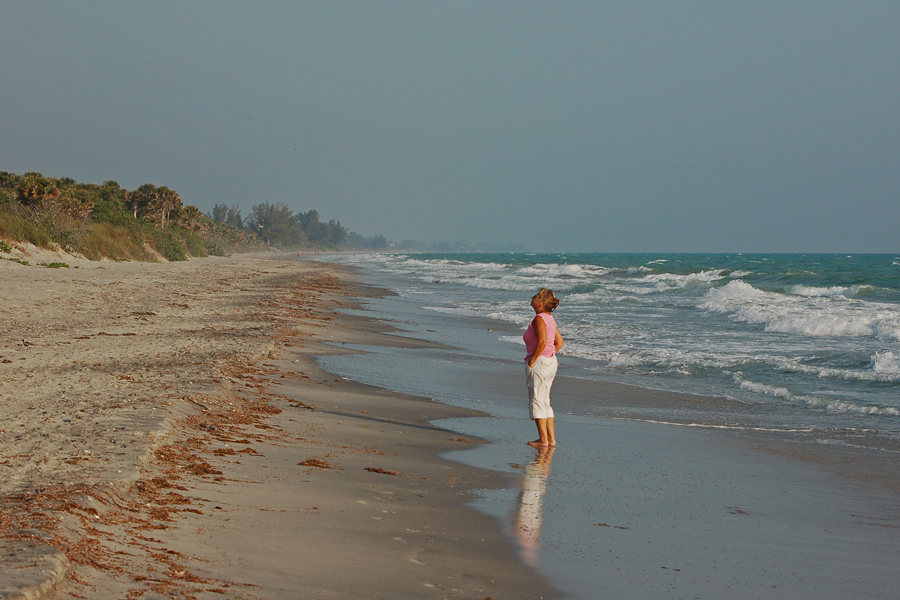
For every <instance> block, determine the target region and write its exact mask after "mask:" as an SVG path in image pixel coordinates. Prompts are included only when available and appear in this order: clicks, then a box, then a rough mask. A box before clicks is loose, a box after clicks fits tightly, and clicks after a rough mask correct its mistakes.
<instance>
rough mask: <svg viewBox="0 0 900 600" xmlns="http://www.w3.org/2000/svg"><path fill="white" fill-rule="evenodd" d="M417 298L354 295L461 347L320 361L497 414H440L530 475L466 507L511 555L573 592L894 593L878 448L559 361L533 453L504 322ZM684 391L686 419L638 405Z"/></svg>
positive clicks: (890, 488)
mask: <svg viewBox="0 0 900 600" xmlns="http://www.w3.org/2000/svg"><path fill="white" fill-rule="evenodd" d="M374 281H375V282H376V283H377V284H379V285H383V284H384V282H383V281H382V279H381V278H378V277H376V278H374ZM425 302H426V303H422V302H420V301H419V299H418V297H417V296H411V297H409V298H406V299H404V298H402V297H389V298H385V299H372V300H366V301H365V302H364V304H367V305H369V306H368V307H367V309H366V310H369V311H372V312H374V313H375V314H379V315H384V316H387V317H388V318H389V319H390V320H392V321H396V322H398V323H401V325H400V326H401V327H403V328H404V329H405V330H406V331H405V332H403V333H401V334H400V335H401V336H406V335H408V336H412V337H418V336H421V335H422V334H423V332H425V335H424V337H425V338H426V339H428V340H429V341H433V342H438V343H441V342H444V343H452V344H453V345H454V349H451V350H428V349H426V350H416V351H407V350H403V349H401V348H393V349H391V348H371V349H368V348H364V349H365V350H368V351H369V352H370V354H369V355H367V356H366V357H365V359H364V360H361V359H360V356H361V355H358V354H354V355H347V356H340V355H338V356H325V357H324V358H323V366H325V368H326V369H327V370H329V371H332V372H336V373H339V374H340V375H342V376H345V377H349V378H351V379H354V380H358V381H361V382H364V383H367V384H370V385H376V386H388V387H392V389H397V390H400V391H402V392H404V393H410V394H415V395H425V396H429V397H434V398H437V399H439V400H440V401H444V402H448V403H450V404H453V405H456V406H462V407H465V408H471V409H475V410H483V411H486V412H488V413H490V415H491V416H490V417H485V418H474V419H472V418H470V419H453V420H449V421H441V422H439V423H438V424H440V425H442V426H446V427H449V428H450V429H454V430H457V431H461V432H463V433H464V434H465V435H472V436H479V437H484V438H486V439H488V440H489V441H491V442H492V443H491V444H488V445H483V446H478V447H477V448H476V449H474V450H473V451H469V452H464V453H462V454H456V455H452V456H451V458H453V459H454V460H457V461H460V462H462V463H464V464H468V465H472V466H476V467H479V468H486V469H492V470H496V471H499V472H506V473H509V474H510V475H514V476H516V477H518V478H520V479H521V480H522V481H523V483H524V487H519V486H516V487H515V488H514V489H519V490H520V491H519V494H518V495H519V497H518V499H517V498H516V497H515V493H513V492H512V491H511V490H507V491H506V492H503V491H502V490H497V491H494V492H490V491H489V492H488V493H486V494H484V495H483V498H481V499H479V500H478V501H477V502H476V503H475V505H476V506H477V507H478V508H479V510H482V511H484V512H486V513H487V514H493V515H494V516H496V517H498V518H501V519H506V518H508V517H510V516H512V517H513V522H511V523H508V524H507V528H508V531H509V533H510V535H511V536H516V537H519V538H520V555H521V556H523V559H525V560H526V561H527V562H529V564H532V565H533V566H535V567H536V568H538V571H539V572H540V573H542V574H544V575H545V576H547V577H548V579H549V580H550V581H551V582H552V583H555V584H556V585H558V586H559V587H560V588H561V589H562V590H563V591H564V592H565V593H567V594H570V596H567V597H572V598H573V599H576V598H577V599H580V598H585V599H588V598H593V597H595V595H596V591H597V589H603V590H604V591H606V592H608V593H610V594H611V595H612V596H616V597H618V596H623V597H624V596H627V597H669V596H671V597H680V596H684V597H703V598H707V597H723V596H726V595H727V596H729V597H735V598H745V597H746V598H773V599H774V598H779V597H785V595H789V596H791V597H797V598H806V597H809V598H843V597H852V596H854V595H857V594H861V595H864V596H866V597H872V598H876V597H877V598H890V597H892V595H893V590H894V589H895V587H896V584H897V583H900V579H898V576H897V575H896V573H897V569H898V568H900V562H898V560H897V558H896V557H897V556H900V554H898V551H900V543H898V541H897V540H896V539H894V538H895V536H894V535H893V533H894V530H896V529H898V528H900V510H898V508H897V505H896V501H895V500H894V499H895V498H896V491H897V489H898V488H897V482H898V476H897V475H898V468H897V465H896V464H892V463H891V461H890V460H889V457H888V458H884V459H883V460H880V459H879V457H878V456H874V457H873V456H872V454H873V452H872V451H871V450H867V449H855V448H835V447H832V446H831V445H829V444H823V443H819V442H817V441H816V440H815V439H813V437H807V438H805V439H800V438H796V437H792V436H793V434H789V435H782V434H781V433H780V432H759V431H754V430H753V428H752V427H745V428H744V429H743V430H741V429H740V428H736V430H734V431H724V430H720V429H717V428H716V427H704V428H700V427H690V426H689V425H690V424H691V420H692V418H691V417H689V416H687V415H688V414H693V413H694V412H695V411H696V410H697V409H700V408H703V407H704V406H707V405H708V408H709V409H710V410H711V412H712V413H713V414H714V415H721V414H722V408H723V406H725V405H727V404H728V403H729V401H728V400H727V399H722V398H715V397H704V396H697V395H694V394H679V393H677V392H668V391H665V390H654V389H648V388H642V387H638V386H633V385H626V384H621V383H617V382H604V381H599V380H594V379H582V378H577V379H576V378H573V377H568V376H566V375H565V374H564V373H565V372H564V367H565V365H563V368H561V371H560V375H558V377H557V382H556V384H555V385H554V405H555V408H556V410H557V433H558V437H559V440H560V445H559V446H558V447H557V448H556V449H555V450H554V452H553V454H552V456H551V457H542V456H541V454H540V451H536V450H534V449H530V448H526V447H525V445H524V441H525V440H528V439H533V436H534V431H533V425H532V424H531V423H530V422H529V421H528V420H527V414H526V411H525V409H524V408H523V406H522V405H521V398H519V395H520V392H519V390H521V386H522V383H521V368H520V366H521V363H520V359H518V360H517V358H518V357H517V356H514V355H512V352H515V350H513V351H512V352H510V349H509V347H508V346H502V345H501V343H500V341H499V340H494V338H495V337H497V334H498V332H497V331H496V329H498V328H499V327H498V325H497V324H495V323H492V322H489V321H486V320H484V319H482V318H480V317H475V318H471V319H469V318H465V317H459V316H458V315H446V314H443V313H442V312H440V311H431V310H428V309H427V308H426V307H427V306H428V304H427V299H426V300H425ZM500 333H501V335H502V332H500ZM472 348H477V350H475V351H472V352H470V351H469V350H467V349H472ZM494 357H496V358H494ZM397 364H402V365H404V369H403V371H402V372H398V369H397V368H396V365H397ZM585 406H591V407H592V409H591V410H592V413H593V414H586V413H584V412H582V411H581V409H583V408H584V407H585ZM682 406H683V407H684V408H688V406H690V407H693V408H691V409H690V410H687V413H686V414H685V418H684V422H680V423H679V422H673V423H670V424H666V423H659V422H656V423H654V422H652V419H651V418H648V417H647V415H648V414H654V412H656V411H660V410H662V411H663V412H664V413H667V414H671V413H672V412H673V411H676V410H677V409H679V407H682ZM579 407H580V408H579ZM642 407H643V408H642ZM732 408H736V406H735V407H732ZM570 409H571V410H570ZM623 412H624V413H627V414H630V415H631V416H630V417H628V418H625V417H622V416H621V415H622V413H623ZM804 435H805V434H804ZM536 453H537V454H536ZM551 459H552V465H551ZM522 520H525V521H529V520H530V521H529V524H527V525H526V526H525V527H520V526H519V525H517V524H516V523H518V522H519V521H522ZM535 531H540V535H539V536H534V535H531V534H533V533H534V532H535ZM522 537H524V538H525V540H524V541H521V538H522ZM738 590H740V591H738Z"/></svg>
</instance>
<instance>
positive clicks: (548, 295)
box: [534, 288, 559, 312]
mask: <svg viewBox="0 0 900 600" xmlns="http://www.w3.org/2000/svg"><path fill="white" fill-rule="evenodd" d="M534 297H535V298H536V299H537V301H538V302H540V303H541V304H543V305H544V308H546V309H547V310H548V311H549V312H553V311H554V310H556V307H557V306H559V298H557V297H556V294H554V293H553V290H551V289H548V288H541V289H540V291H539V292H538V293H537V294H535V295H534Z"/></svg>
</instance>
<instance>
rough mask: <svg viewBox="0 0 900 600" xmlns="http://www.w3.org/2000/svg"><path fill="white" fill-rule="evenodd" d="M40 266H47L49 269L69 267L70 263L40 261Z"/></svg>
mask: <svg viewBox="0 0 900 600" xmlns="http://www.w3.org/2000/svg"><path fill="white" fill-rule="evenodd" d="M38 266H39V267H47V268H48V269H68V268H69V265H67V264H66V263H64V262H49V263H46V262H42V263H38Z"/></svg>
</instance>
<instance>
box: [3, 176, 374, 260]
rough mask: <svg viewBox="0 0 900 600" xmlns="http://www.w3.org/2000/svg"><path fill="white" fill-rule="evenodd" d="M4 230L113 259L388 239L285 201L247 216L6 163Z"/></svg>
mask: <svg viewBox="0 0 900 600" xmlns="http://www.w3.org/2000/svg"><path fill="white" fill-rule="evenodd" d="M0 236H2V237H4V238H6V239H9V240H13V241H22V242H31V243H33V244H35V245H36V246H40V247H45V248H52V247H61V248H63V249H65V250H67V251H70V252H78V253H82V254H84V255H85V256H86V257H88V258H92V259H99V258H111V259H113V260H154V259H155V258H158V257H159V256H160V255H161V256H162V257H164V258H166V259H168V260H184V259H186V258H187V257H188V256H206V255H208V254H214V255H222V254H226V253H230V252H234V251H241V250H252V249H256V248H265V247H268V248H277V249H279V250H295V249H339V248H347V247H353V248H375V246H376V245H381V244H383V246H382V247H387V246H388V242H387V240H385V239H384V238H383V236H375V237H363V236H360V235H359V234H356V233H353V232H350V231H349V230H348V229H347V228H346V227H344V226H342V225H341V223H340V221H337V220H335V219H331V220H329V221H327V222H325V221H322V220H321V218H320V217H319V213H318V211H316V210H309V211H307V212H299V213H295V212H294V211H293V210H291V209H290V208H289V207H288V206H287V205H286V204H283V203H274V204H273V203H269V202H263V203H261V204H257V205H255V206H254V207H253V209H252V211H251V213H250V214H249V215H248V216H247V217H246V218H243V217H242V216H241V210H240V209H239V208H238V207H236V206H232V207H228V206H226V205H224V204H216V205H215V206H214V208H213V210H212V212H211V213H210V214H207V215H205V214H203V213H202V212H201V211H200V209H198V208H197V207H196V206H191V205H185V204H184V203H183V202H182V200H181V198H180V197H179V195H178V193H177V192H176V191H175V190H173V189H171V188H168V187H166V186H157V185H154V184H151V183H146V184H144V185H141V186H140V187H138V188H137V189H135V190H126V189H125V188H123V187H121V186H120V185H119V184H118V183H117V182H115V181H104V182H103V183H102V184H100V185H97V184H92V183H78V182H76V181H75V180H74V179H71V178H68V177H62V178H52V177H46V176H44V175H42V174H41V173H36V172H30V173H25V174H24V175H16V174H14V173H8V172H6V171H0ZM375 249H378V248H375Z"/></svg>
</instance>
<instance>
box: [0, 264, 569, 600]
mask: <svg viewBox="0 0 900 600" xmlns="http://www.w3.org/2000/svg"><path fill="white" fill-rule="evenodd" d="M66 260H67V262H69V264H71V265H72V266H74V265H76V264H77V265H78V266H79V268H78V269H74V268H72V269H47V268H42V267H25V266H22V265H19V264H15V263H10V264H8V265H6V264H4V265H0V279H2V281H3V285H2V286H0V301H2V303H3V306H4V311H3V313H2V320H0V423H2V425H0V519H2V520H0V540H2V541H0V545H2V547H0V564H2V566H3V568H2V569H0V573H2V574H0V597H3V598H6V597H10V598H12V597H32V598H33V597H51V598H125V597H135V598H137V597H140V598H171V597H179V598H180V597H184V598H188V597H190V598H221V597H233V598H297V597H309V598H323V599H324V598H432V597H433V598H447V597H459V598H486V597H496V598H542V597H543V598H550V597H555V596H556V595H557V594H556V592H555V590H554V588H553V587H552V586H550V585H549V584H548V583H546V581H544V580H543V579H542V578H540V577H539V576H537V575H536V574H535V573H534V572H533V571H532V570H531V569H529V568H528V567H527V566H526V565H524V564H523V563H522V562H521V561H519V560H518V559H517V557H516V551H515V545H514V542H513V541H512V540H511V539H509V538H508V537H507V536H506V535H505V534H504V532H503V527H502V523H501V522H500V521H498V520H497V519H495V518H493V517H491V516H487V515H484V514H482V513H479V512H476V511H474V510H473V509H471V508H469V507H468V506H466V503H467V502H470V501H471V500H472V498H473V496H472V495H471V493H470V491H471V490H474V489H490V488H496V487H509V486H511V485H516V484H515V480H514V479H513V478H511V477H510V476H509V475H507V474H504V473H497V472H493V471H488V470H483V469H479V468H475V467H468V466H465V465H462V464H460V463H456V462H450V461H448V460H446V459H443V458H441V457H440V455H441V454H442V453H445V452H447V451H450V450H457V449H460V448H470V447H478V446H479V445H480V444H479V442H480V440H478V439H475V438H471V437H465V436H460V435H459V434H455V433H452V432H450V431H448V430H444V429H441V428H439V427H435V426H433V425H430V424H429V422H430V421H431V420H433V419H438V418H459V417H464V416H468V415H473V414H477V413H476V412H475V411H471V410H468V409H464V408H457V407H452V406H447V405H442V404H437V403H434V402H432V401H430V400H427V399H423V398H419V397H414V396H407V395H404V394H398V393H393V392H387V391H385V390H382V389H379V388H377V387H369V386H365V385H363V384H359V383H354V382H349V381H345V380H341V379H340V378H338V377H335V376H333V375H330V374H328V373H326V372H325V371H323V370H322V369H321V368H319V367H318V366H317V364H316V362H315V360H314V356H315V355H318V354H322V353H329V352H341V351H342V350H341V348H340V345H341V344H342V343H352V344H394V345H398V346H405V347H427V346H429V344H428V343H427V342H417V341H413V340H408V339H399V338H396V337H395V336H385V335H382V334H381V333H380V331H382V330H384V329H386V328H387V327H386V326H385V325H382V324H378V323H376V322H374V321H372V320H370V319H364V318H360V317H353V316H348V315H345V314H342V313H341V312H340V311H341V310H344V309H347V308H350V309H352V308H353V307H354V306H355V300H354V298H355V297H357V296H361V295H367V294H373V293H376V294H377V293H378V291H377V290H371V289H369V288H365V287H362V286H360V285H358V284H357V283H356V281H355V279H354V278H353V277H352V276H351V275H349V274H348V273H347V272H346V271H344V270H341V269H339V268H336V267H332V266H327V265H318V264H309V263H303V262H300V261H297V260H294V259H293V257H275V258H273V257H272V256H245V257H239V258H209V259H202V260H191V261H189V262H186V263H170V264H139V263H88V262H86V261H85V262H80V261H75V260H73V259H71V258H67V259H66ZM35 262H37V261H35ZM16 594H19V596H17V595H16Z"/></svg>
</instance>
